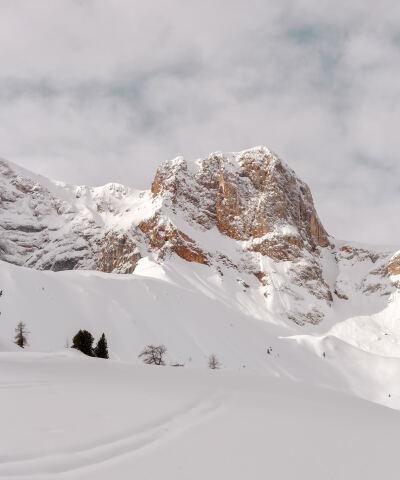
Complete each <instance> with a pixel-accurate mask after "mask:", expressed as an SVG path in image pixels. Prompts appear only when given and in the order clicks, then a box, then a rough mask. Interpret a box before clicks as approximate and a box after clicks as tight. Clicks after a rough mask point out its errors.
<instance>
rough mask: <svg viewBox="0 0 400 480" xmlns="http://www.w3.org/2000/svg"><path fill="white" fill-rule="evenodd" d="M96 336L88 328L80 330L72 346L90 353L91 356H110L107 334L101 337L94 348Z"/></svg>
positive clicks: (87, 353)
mask: <svg viewBox="0 0 400 480" xmlns="http://www.w3.org/2000/svg"><path fill="white" fill-rule="evenodd" d="M93 342H94V337H93V335H92V334H91V333H90V332H88V331H87V330H79V332H78V333H77V334H76V335H75V336H74V338H73V339H72V348H75V349H76V350H79V351H80V352H82V353H84V354H85V355H88V356H89V357H97V358H109V355H108V344H107V339H106V336H105V334H104V333H103V334H102V335H101V337H100V338H99V340H98V342H97V344H96V346H95V347H94V348H93Z"/></svg>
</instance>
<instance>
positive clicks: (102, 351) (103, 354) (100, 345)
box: [94, 333, 109, 358]
mask: <svg viewBox="0 0 400 480" xmlns="http://www.w3.org/2000/svg"><path fill="white" fill-rule="evenodd" d="M94 356H95V357H98V358H109V357H108V346H107V340H106V336H105V335H104V333H103V334H102V336H101V337H100V340H99V341H98V342H97V345H96V347H95V349H94Z"/></svg>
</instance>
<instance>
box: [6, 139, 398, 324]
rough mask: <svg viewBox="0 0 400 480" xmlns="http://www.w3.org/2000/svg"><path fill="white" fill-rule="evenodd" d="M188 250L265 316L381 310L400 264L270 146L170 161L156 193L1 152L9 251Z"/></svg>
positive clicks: (167, 256)
mask: <svg viewBox="0 0 400 480" xmlns="http://www.w3.org/2000/svg"><path fill="white" fill-rule="evenodd" d="M176 257H180V258H182V259H184V260H185V261H187V262H190V263H198V264H201V265H205V266H206V267H207V269H208V270H209V272H210V274H212V273H215V274H216V275H219V276H220V279H221V281H222V282H225V281H227V280H226V279H227V278H228V279H234V280H235V281H236V282H237V285H238V287H239V290H240V291H241V293H244V294H245V296H246V297H248V298H251V299H252V302H253V303H254V304H255V305H256V306H255V307H254V308H253V311H254V312H255V314H254V315H255V316H256V318H260V319H263V318H265V317H271V318H273V319H275V321H276V320H277V319H279V321H282V322H283V323H292V322H294V323H296V324H298V325H300V326H302V325H306V324H314V325H317V324H319V323H321V322H322V321H323V320H325V327H326V325H328V324H332V323H333V322H336V321H337V320H343V319H345V318H348V317H352V316H357V315H366V314H374V313H377V312H378V311H381V310H382V309H383V308H384V307H385V305H387V304H388V301H389V299H390V298H391V295H392V294H393V293H394V292H395V291H396V288H397V283H396V282H397V280H396V279H397V274H398V273H400V256H398V257H396V252H395V251H394V250H393V249H390V248H377V247H372V246H371V247H370V246H364V245H358V244H354V243H351V242H342V241H337V240H335V239H334V238H333V237H331V236H330V235H328V233H327V232H326V231H325V229H324V227H323V225H322V223H321V221H320V220H319V218H318V215H317V213H316V210H315V207H314V204H313V199H312V195H311V192H310V189H309V188H308V186H307V185H306V184H305V183H304V182H302V181H301V180H300V179H299V178H298V177H297V176H296V174H295V173H294V172H293V170H291V169H290V168H289V167H288V166H287V165H286V164H285V163H284V162H283V161H282V160H280V159H279V158H278V157H277V155H275V154H273V153H272V152H271V151H270V150H268V149H267V148H265V147H256V148H253V149H250V150H246V151H243V152H239V153H231V154H222V153H214V154H211V155H210V156H209V157H207V158H205V159H201V160H198V161H196V162H186V161H185V160H184V159H183V158H181V157H178V158H176V159H174V160H171V161H167V162H165V163H164V164H163V165H161V166H160V168H159V169H158V170H157V173H156V175H155V178H154V181H153V183H152V185H151V189H150V190H148V191H137V190H134V189H132V188H130V187H126V186H122V185H118V184H115V183H111V184H107V185H105V186H103V187H96V188H91V187H86V186H72V185H66V184H64V183H60V182H53V181H50V180H48V179H46V178H45V177H41V176H38V175H35V174H33V173H31V172H29V171H26V170H24V169H22V168H20V167H17V166H16V165H13V164H11V163H9V162H6V161H0V259H1V260H4V261H6V262H9V263H13V264H16V265H20V266H26V267H32V268H35V269H38V270H53V271H60V270H76V269H85V270H88V269H89V270H99V271H103V272H114V273H132V272H133V271H134V270H135V268H136V266H137V264H138V261H139V260H140V259H144V258H147V259H149V260H151V261H154V262H156V263H159V264H161V265H167V264H168V263H170V262H173V261H174V258H176ZM329 322H330V323H329Z"/></svg>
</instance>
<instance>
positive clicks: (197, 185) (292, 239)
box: [151, 147, 330, 258]
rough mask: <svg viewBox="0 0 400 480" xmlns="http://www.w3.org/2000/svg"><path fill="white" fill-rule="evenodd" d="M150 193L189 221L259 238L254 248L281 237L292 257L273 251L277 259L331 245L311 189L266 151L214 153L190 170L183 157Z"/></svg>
mask: <svg viewBox="0 0 400 480" xmlns="http://www.w3.org/2000/svg"><path fill="white" fill-rule="evenodd" d="M151 191H152V194H153V196H154V197H161V198H162V199H163V201H164V204H166V205H170V206H171V207H172V209H173V211H174V212H177V211H179V213H180V214H183V215H184V216H185V217H186V219H187V220H188V221H189V222H190V223H193V224H198V225H200V226H201V227H203V228H204V229H211V228H213V227H216V228H217V229H218V230H219V231H220V232H221V233H223V234H224V235H227V236H228V237H230V238H232V239H235V240H241V241H251V240H254V239H257V240H260V239H261V240H262V241H261V242H260V241H258V242H257V247H256V248H257V249H258V250H262V249H264V250H270V251H271V245H272V244H273V245H276V236H279V237H280V238H282V237H286V238H287V241H288V242H289V243H290V245H291V247H290V250H291V253H290V254H289V253H288V252H281V253H278V252H276V254H277V255H280V256H281V257H282V258H283V257H288V258H289V257H294V256H297V255H298V253H299V249H301V248H306V249H307V250H309V251H312V250H315V248H316V247H326V246H328V245H329V244H330V241H329V236H328V234H327V233H326V231H325V229H324V228H323V226H322V224H321V222H320V220H319V218H318V215H317V213H316V211H315V207H314V204H313V199H312V195H311V192H310V189H309V188H308V186H307V185H306V184H305V183H304V182H302V181H301V180H300V179H298V177H297V176H296V174H295V173H294V172H293V170H291V169H290V168H289V167H288V166H287V165H286V164H285V163H284V162H282V160H280V159H279V157H278V156H277V155H275V154H273V153H272V152H271V151H270V150H268V149H267V148H266V147H257V148H253V149H250V150H245V151H243V152H239V153H231V154H222V153H214V154H211V155H210V156H209V157H207V158H205V159H201V160H198V161H197V162H196V163H193V164H191V165H189V166H188V163H187V162H186V161H185V160H184V159H183V158H182V157H179V158H177V159H175V160H172V161H168V162H165V163H164V164H163V165H161V166H160V168H159V169H158V170H157V173H156V175H155V178H154V181H153V184H152V188H151ZM296 248H297V252H295V250H296ZM271 253H273V252H272V251H271Z"/></svg>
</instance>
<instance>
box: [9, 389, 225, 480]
mask: <svg viewBox="0 0 400 480" xmlns="http://www.w3.org/2000/svg"><path fill="white" fill-rule="evenodd" d="M222 405H223V403H222V397H221V396H219V395H215V396H213V397H211V398H210V399H202V400H200V401H197V402H196V403H195V404H193V405H191V406H189V407H188V408H186V409H184V410H182V411H180V412H179V413H177V414H175V415H174V414H172V416H171V417H170V418H168V419H164V420H161V421H158V422H157V423H154V424H153V425H148V426H147V427H146V428H144V429H143V430H142V431H139V432H136V433H133V434H130V435H120V436H117V437H115V438H114V439H113V440H111V441H108V442H103V443H99V444H98V445H94V446H92V447H89V448H86V449H85V448H83V449H81V450H72V451H64V452H56V453H54V454H51V455H45V456H37V457H29V456H25V457H20V458H13V459H10V458H8V459H4V457H3V461H1V460H0V478H1V477H13V476H30V475H38V474H41V475H46V474H53V475H54V474H58V473H66V472H69V471H71V470H77V469H81V468H84V467H91V466H95V465H98V464H101V463H104V462H107V461H110V460H114V459H116V458H118V457H121V456H123V455H134V454H138V453H139V452H142V451H143V450H145V449H148V448H152V447H157V446H158V444H159V443H161V442H163V441H165V440H166V439H168V438H170V437H173V436H176V435H179V434H181V433H182V432H184V431H185V430H188V429H190V428H192V427H194V426H196V425H197V424H199V423H202V422H203V421H206V420H207V419H208V418H210V417H212V416H213V415H214V414H216V413H217V412H218V410H220V409H221V407H222ZM10 460H11V461H10Z"/></svg>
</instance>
